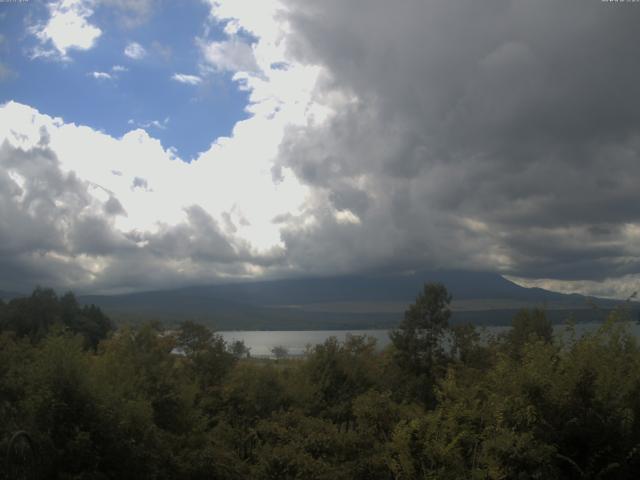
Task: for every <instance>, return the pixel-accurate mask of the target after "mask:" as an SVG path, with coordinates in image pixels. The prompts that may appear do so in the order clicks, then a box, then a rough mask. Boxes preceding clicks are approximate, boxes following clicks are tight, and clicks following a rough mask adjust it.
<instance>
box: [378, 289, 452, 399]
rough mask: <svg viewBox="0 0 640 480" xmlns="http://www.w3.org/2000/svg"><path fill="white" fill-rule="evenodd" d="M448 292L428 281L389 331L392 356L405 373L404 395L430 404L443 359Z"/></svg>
mask: <svg viewBox="0 0 640 480" xmlns="http://www.w3.org/2000/svg"><path fill="white" fill-rule="evenodd" d="M450 303H451V295H450V294H449V292H447V289H446V288H445V286H444V285H442V284H439V283H427V284H425V285H424V289H423V291H422V293H421V294H420V295H418V297H417V298H416V301H415V303H414V304H412V305H411V306H409V309H408V310H407V311H406V312H405V314H404V320H403V321H402V322H401V323H400V326H399V327H398V329H396V330H394V331H393V332H391V335H390V336H391V341H392V343H393V346H394V347H395V352H394V359H395V361H396V363H397V364H398V366H399V367H400V368H401V369H402V370H403V371H404V372H405V373H406V374H408V377H407V378H404V379H403V383H404V384H405V386H406V388H407V392H406V393H405V395H408V396H409V397H416V396H417V397H418V399H420V400H421V401H422V402H423V403H424V404H425V405H429V406H433V402H434V396H433V395H434V393H433V392H434V387H435V382H436V379H437V378H438V376H439V374H440V373H441V371H440V370H441V369H442V366H443V364H444V363H445V360H446V359H445V352H444V347H443V339H444V337H445V335H446V333H447V332H448V330H449V318H450V317H451V310H450V309H449V304H450Z"/></svg>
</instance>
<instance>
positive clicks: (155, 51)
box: [0, 1, 248, 161]
mask: <svg viewBox="0 0 640 480" xmlns="http://www.w3.org/2000/svg"><path fill="white" fill-rule="evenodd" d="M0 5H4V7H0V8H1V10H0V16H1V15H3V16H4V17H3V18H0V26H1V27H2V28H1V29H0V32H2V35H3V37H4V38H5V40H4V41H3V42H2V44H0V52H1V55H2V56H1V57H0V59H1V61H2V63H3V64H5V66H7V67H8V68H9V69H10V70H11V71H13V72H14V74H12V75H10V76H8V77H7V78H5V79H4V81H2V82H1V83H0V102H2V103H4V102H6V101H8V100H15V101H18V102H21V103H25V104H28V105H31V106H33V107H35V108H37V109H38V110H39V111H41V112H42V113H46V114H48V115H51V116H59V117H62V118H63V119H64V120H65V121H66V122H74V123H76V124H82V125H88V126H90V127H91V128H94V129H96V130H100V131H104V132H105V133H108V134H110V135H113V136H115V137H119V136H121V135H123V134H124V133H126V132H127V131H129V130H131V129H133V128H135V127H138V126H139V127H142V128H145V129H146V130H147V131H148V132H149V134H150V135H152V136H153V137H155V138H158V139H159V140H160V141H161V142H162V145H163V146H164V147H165V148H169V147H171V148H174V149H175V150H176V151H177V154H178V156H180V158H182V159H183V160H185V161H191V160H192V159H194V158H195V157H196V155H197V154H198V153H199V152H202V151H205V150H207V149H208V148H209V146H210V145H211V143H212V142H213V141H215V139H216V138H218V137H221V136H227V135H229V134H230V133H231V131H232V128H233V126H234V125H235V123H236V122H237V121H239V120H242V119H244V118H246V117H247V116H248V114H247V113H246V112H245V107H246V105H247V103H248V93H247V92H245V91H243V90H241V89H240V88H239V85H238V84H237V83H236V82H234V81H233V80H232V76H233V75H232V73H230V72H209V73H208V74H207V75H206V76H205V77H202V82H201V83H199V84H197V85H190V84H184V83H180V82H177V81H175V80H173V79H172V76H173V75H174V74H176V73H180V74H186V75H200V72H199V69H198V66H199V64H200V63H201V61H202V57H201V54H200V49H199V47H198V46H197V44H196V41H195V37H197V36H198V37H202V36H203V35H204V34H205V31H206V34H207V40H208V41H212V40H222V39H224V38H225V34H224V32H223V30H222V29H223V27H224V25H215V24H214V25H210V28H208V29H206V30H205V22H206V19H207V15H208V9H207V6H206V5H205V4H204V2H191V1H185V2H158V3H157V4H156V5H157V6H158V7H159V9H158V10H156V11H154V12H152V14H151V15H150V17H149V18H148V19H147V20H146V21H145V22H142V23H141V24H139V25H137V26H135V27H132V28H129V27H126V26H124V25H122V22H121V17H120V16H119V15H120V14H119V13H118V12H115V11H113V10H111V9H107V8H104V7H101V8H99V9H98V10H96V11H95V12H94V15H93V16H91V17H90V18H89V22H90V23H92V24H94V25H96V26H97V27H99V28H100V29H101V30H102V35H101V36H100V37H99V38H98V40H97V42H96V44H95V45H94V47H93V48H92V49H90V50H87V51H82V50H73V49H72V50H69V52H68V56H69V57H70V59H71V61H67V62H62V61H55V60H51V59H44V58H36V59H30V56H29V52H31V51H32V49H33V47H35V46H36V45H37V40H36V39H35V38H34V37H33V35H30V34H28V33H27V30H26V29H27V28H28V26H29V25H33V24H34V23H36V22H44V21H46V19H47V16H48V12H47V9H46V8H45V7H44V5H42V4H41V3H40V2H31V3H24V4H0ZM7 6H9V7H11V8H7ZM18 7H19V8H18ZM131 42H137V43H139V44H140V45H142V46H143V47H144V49H145V50H146V55H145V56H143V57H142V58H140V59H132V58H129V57H127V56H125V55H124V49H125V48H126V46H127V45H128V44H129V43H131ZM116 65H118V66H121V67H124V68H125V69H126V70H123V71H118V69H116V70H114V66H116ZM93 72H102V73H105V74H108V75H109V76H110V77H111V78H107V77H106V76H104V75H103V76H99V77H98V78H96V77H94V76H93Z"/></svg>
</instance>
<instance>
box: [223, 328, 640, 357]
mask: <svg viewBox="0 0 640 480" xmlns="http://www.w3.org/2000/svg"><path fill="white" fill-rule="evenodd" d="M600 325H601V323H579V324H577V325H576V327H575V328H576V333H577V334H578V335H581V334H582V333H584V332H588V331H593V330H595V329H596V328H598V327H599V326H600ZM508 329H509V327H484V328H480V329H479V330H480V331H481V332H482V334H483V335H485V336H489V335H496V334H498V333H500V332H504V331H506V330H508ZM631 329H632V331H633V333H634V334H635V335H636V336H637V337H640V325H639V324H637V323H633V324H631ZM554 331H555V334H556V335H562V333H563V332H564V331H565V325H556V326H554ZM389 332H390V330H295V331H262V330H261V331H229V332H218V333H219V334H220V335H222V336H223V338H224V339H225V340H226V341H227V342H231V341H234V340H241V341H243V342H244V344H245V345H246V346H247V347H249V348H250V349H251V350H250V353H251V356H252V357H271V356H272V353H271V349H273V348H274V347H284V348H285V349H286V350H287V352H288V354H289V355H291V356H296V355H302V354H304V353H305V351H306V349H307V346H311V347H313V346H314V345H318V344H320V343H323V342H324V341H325V340H326V339H327V338H329V337H336V338H337V339H338V340H340V341H344V339H345V338H346V336H347V335H348V334H351V335H367V336H370V337H373V338H375V339H376V345H377V347H378V348H379V349H383V348H385V347H386V346H387V345H389V343H390V342H391V340H390V339H389Z"/></svg>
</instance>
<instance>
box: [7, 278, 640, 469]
mask: <svg viewBox="0 0 640 480" xmlns="http://www.w3.org/2000/svg"><path fill="white" fill-rule="evenodd" d="M451 300H452V299H451V296H450V294H449V292H448V291H447V289H446V288H445V287H444V286H443V285H442V284H435V283H429V284H425V285H424V287H423V289H422V290H421V291H420V292H419V294H418V296H417V298H416V300H415V302H414V303H412V304H411V305H408V307H407V309H406V311H405V314H404V319H403V320H402V321H401V322H400V324H399V325H398V327H397V328H396V329H395V330H393V331H392V332H391V334H390V337H391V344H390V346H389V347H387V348H385V349H384V350H382V351H380V350H379V349H377V348H376V346H375V340H373V339H372V338H368V337H360V336H348V337H347V339H346V340H345V341H344V342H338V341H337V340H336V339H335V338H330V339H328V340H326V341H325V342H324V343H322V344H320V345H316V346H315V347H312V348H311V349H310V350H309V351H308V353H307V355H305V356H304V357H302V358H284V355H278V358H277V359H275V360H267V359H255V358H251V357H250V355H249V352H248V351H247V349H246V347H245V346H244V345H243V344H242V343H241V342H235V343H233V344H228V343H227V342H225V341H224V339H223V338H222V337H221V336H220V335H218V334H215V333H214V332H212V331H211V330H210V329H209V328H207V327H205V326H203V325H200V324H198V323H195V322H191V321H184V322H182V323H180V324H179V326H178V327H177V328H172V329H171V330H170V331H169V330H167V329H165V327H164V326H163V325H162V324H160V323H158V322H147V323H142V324H138V325H135V326H126V325H122V326H119V327H118V328H116V327H115V325H114V323H113V322H112V320H111V319H110V318H108V317H107V316H106V315H105V314H104V313H103V312H102V311H101V309H100V308H98V307H96V306H86V305H81V304H80V303H79V302H78V301H77V299H76V297H75V296H74V295H73V294H72V293H67V294H65V295H62V296H58V295H56V294H55V292H53V291H52V290H49V289H42V288H38V289H36V290H35V291H34V292H33V293H32V294H31V295H30V296H27V297H23V298H16V299H13V300H10V301H8V302H3V301H2V300H0V479H1V480H9V479H11V480H13V479H18V478H38V479H64V480H72V479H73V480H102V479H195V480H198V479H222V480H225V479H256V480H260V479H265V480H266V479H273V480H287V479H292V480H293V479H300V480H303V479H304V480H306V479H310V480H313V479H318V480H320V479H331V480H339V479H345V480H347V479H356V480H357V479H362V480H376V479H384V480H387V479H389V480H391V479H397V480H414V479H427V478H433V479H436V478H437V479H460V478H465V479H467V478H468V479H511V478H520V479H587V478H592V479H596V478H600V479H635V478H637V475H638V472H640V347H639V345H638V340H637V339H636V338H635V337H634V335H633V334H632V333H631V330H630V321H631V318H632V317H631V316H630V315H629V312H628V311H627V310H625V308H624V307H623V306H622V307H620V308H618V309H616V310H614V311H613V312H611V313H610V314H609V316H608V319H607V320H606V321H603V322H602V325H601V326H600V327H599V328H598V329H596V330H595V331H592V332H588V333H586V334H583V335H577V334H576V333H575V332H574V330H573V326H572V324H571V323H567V326H566V332H564V334H563V335H562V336H561V337H554V335H553V329H552V325H551V322H550V320H549V318H547V315H546V313H545V311H543V310H540V309H530V310H522V311H520V312H519V313H517V314H516V315H515V316H514V317H513V319H512V327H511V328H510V329H509V330H507V331H505V332H503V333H501V334H499V335H495V336H493V337H490V338H489V339H488V340H487V339H486V338H482V339H481V337H480V334H479V332H478V331H477V330H476V328H475V327H474V326H473V325H472V324H462V325H451V322H450V317H451V310H450V304H451ZM17 432H23V433H20V434H17ZM16 434H17V435H16ZM16 438H20V439H22V440H21V441H22V442H23V443H22V444H20V448H18V443H19V442H17V441H16Z"/></svg>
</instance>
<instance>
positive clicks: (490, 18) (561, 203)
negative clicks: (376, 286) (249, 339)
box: [0, 0, 640, 298]
mask: <svg viewBox="0 0 640 480" xmlns="http://www.w3.org/2000/svg"><path fill="white" fill-rule="evenodd" d="M639 24H640V2H636V1H628V2H620V1H618V2H609V1H601V0H566V1H562V2H558V1H557V0H538V1H536V2H532V1H530V0H483V1H481V2H479V1H477V0H459V1H455V2H452V1H449V0H401V1H398V2H387V1H382V0H366V1H365V0H350V1H347V2H345V1H343V0H342V1H337V0H323V1H322V2H318V1H311V0H261V1H259V2H256V1H255V0H253V1H251V0H175V1H173V2H169V1H166V0H54V1H36V0H26V1H9V2H0V289H4V290H11V291H28V290H30V289H31V288H33V287H34V286H35V285H46V286H53V287H55V288H58V289H69V288H70V289H73V290H75V291H77V292H93V293H119V292H128V291H139V290H150V289H157V288H172V287H178V286H184V285H197V284H212V283H224V282H228V281H238V280H246V279H258V278H260V279H268V278H285V277H301V276H316V275H335V274H343V273H344V274H347V273H361V274H380V273H398V272H407V271H412V270H418V269H456V270H482V271H495V272H499V273H501V274H503V275H505V276H506V277H507V278H510V279H513V280H515V281H517V282H518V283H520V284H522V285H525V286H541V287H545V288H550V289H553V290H557V291H563V292H579V293H584V294H595V295H601V296H606V297H617V298H626V297H628V296H629V295H631V294H632V293H633V292H634V291H636V290H639V289H640V257H639V254H640V206H639V200H640V194H639V192H640V189H639V188H638V179H640V128H639V127H640V81H639V79H640V56H638V54H637V45H638V43H639V41H640V29H638V28H637V26H638V25H639Z"/></svg>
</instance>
